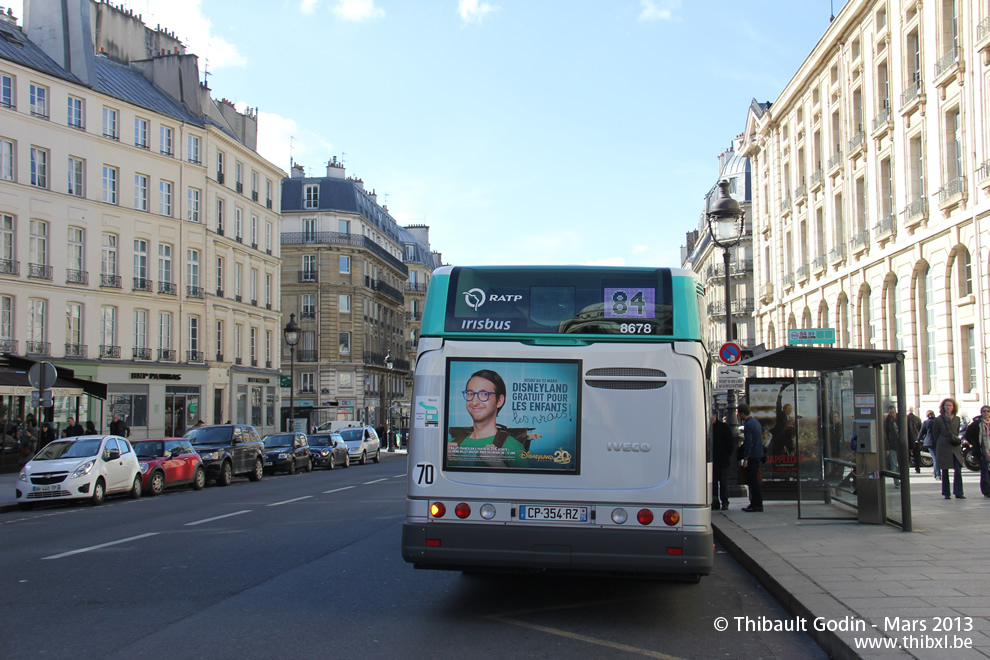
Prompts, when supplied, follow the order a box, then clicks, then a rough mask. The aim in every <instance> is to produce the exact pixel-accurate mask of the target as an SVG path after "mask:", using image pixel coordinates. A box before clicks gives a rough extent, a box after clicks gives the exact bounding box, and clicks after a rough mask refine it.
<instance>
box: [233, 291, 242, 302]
mask: <svg viewBox="0 0 990 660" xmlns="http://www.w3.org/2000/svg"><path fill="white" fill-rule="evenodd" d="M234 302H241V294H239V293H237V294H234Z"/></svg>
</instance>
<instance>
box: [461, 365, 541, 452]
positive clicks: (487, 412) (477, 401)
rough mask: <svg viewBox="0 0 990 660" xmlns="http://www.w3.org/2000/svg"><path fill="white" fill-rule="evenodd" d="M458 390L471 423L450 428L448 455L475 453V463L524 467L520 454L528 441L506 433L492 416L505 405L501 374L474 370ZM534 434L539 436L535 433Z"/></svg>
mask: <svg viewBox="0 0 990 660" xmlns="http://www.w3.org/2000/svg"><path fill="white" fill-rule="evenodd" d="M461 394H462V395H463V397H464V401H465V404H466V407H467V412H468V414H469V415H470V416H471V419H472V421H473V422H474V425H473V426H472V427H470V428H468V427H452V428H451V429H450V431H449V432H450V439H449V441H448V444H447V453H448V456H449V457H455V456H457V457H460V456H462V455H464V454H471V455H476V456H477V459H478V460H477V461H475V465H481V466H491V467H498V466H505V467H510V468H525V467H528V466H529V461H528V460H527V459H525V458H522V454H523V452H524V451H526V446H527V445H528V444H529V443H528V442H525V439H526V438H525V437H524V440H523V441H520V439H519V438H517V437H513V436H512V435H510V433H509V429H507V428H506V427H504V426H500V425H499V424H497V423H496V417H497V416H498V413H499V411H501V410H502V406H504V405H505V396H506V389H505V381H503V380H502V377H501V376H499V375H498V373H496V372H494V371H492V370H491V369H481V370H479V371H476V372H474V373H473V374H471V377H470V378H469V379H468V381H467V385H466V386H465V388H464V391H463V392H461ZM528 435H530V436H533V435H534V434H528ZM535 437H540V436H539V435H535ZM529 439H532V438H529ZM524 442H525V444H524ZM464 450H476V451H475V452H465V451H464ZM458 463H460V461H458Z"/></svg>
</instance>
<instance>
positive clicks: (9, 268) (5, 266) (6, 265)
mask: <svg viewBox="0 0 990 660" xmlns="http://www.w3.org/2000/svg"><path fill="white" fill-rule="evenodd" d="M20 274H21V262H20V261H14V260H12V259H0V275H20Z"/></svg>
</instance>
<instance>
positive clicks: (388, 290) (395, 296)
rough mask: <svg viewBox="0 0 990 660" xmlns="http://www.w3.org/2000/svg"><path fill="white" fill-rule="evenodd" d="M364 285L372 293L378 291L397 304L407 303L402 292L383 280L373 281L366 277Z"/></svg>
mask: <svg viewBox="0 0 990 660" xmlns="http://www.w3.org/2000/svg"><path fill="white" fill-rule="evenodd" d="M364 285H365V286H366V287H368V288H369V289H371V290H372V291H377V292H379V293H381V294H384V295H386V296H388V297H389V298H391V299H392V300H395V301H396V302H400V303H404V302H405V301H406V297H405V295H403V293H402V292H401V291H399V290H398V289H396V288H395V287H393V286H391V285H388V284H386V283H385V282H383V281H381V280H373V279H371V278H370V277H368V276H365V278H364Z"/></svg>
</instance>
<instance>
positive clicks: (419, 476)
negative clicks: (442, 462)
mask: <svg viewBox="0 0 990 660" xmlns="http://www.w3.org/2000/svg"><path fill="white" fill-rule="evenodd" d="M416 470H417V472H416V485H417V486H432V485H433V478H434V470H433V464H432V463H417V464H416Z"/></svg>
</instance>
